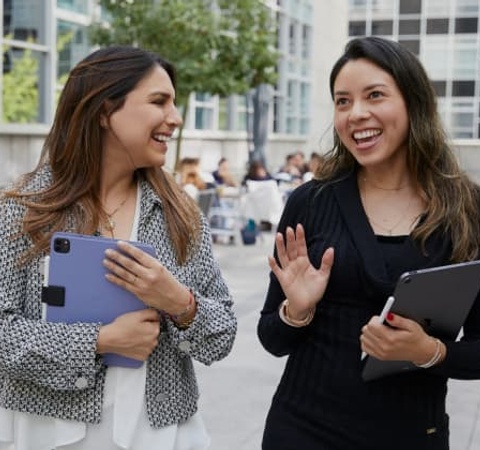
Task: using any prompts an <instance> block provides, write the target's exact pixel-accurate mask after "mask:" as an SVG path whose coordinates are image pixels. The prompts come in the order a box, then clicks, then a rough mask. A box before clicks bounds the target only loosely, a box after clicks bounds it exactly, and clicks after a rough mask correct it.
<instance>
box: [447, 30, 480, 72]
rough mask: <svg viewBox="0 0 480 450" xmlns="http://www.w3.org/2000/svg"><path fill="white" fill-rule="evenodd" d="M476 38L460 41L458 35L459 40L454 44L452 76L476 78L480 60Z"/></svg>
mask: <svg viewBox="0 0 480 450" xmlns="http://www.w3.org/2000/svg"><path fill="white" fill-rule="evenodd" d="M462 37H465V36H462ZM475 40H476V38H474V39H471V41H458V37H457V41H456V42H455V44H454V49H453V52H452V55H453V64H452V70H453V76H452V77H453V78H454V79H460V80H465V79H467V80H472V79H475V76H476V63H477V61H478V52H477V46H476V42H475Z"/></svg>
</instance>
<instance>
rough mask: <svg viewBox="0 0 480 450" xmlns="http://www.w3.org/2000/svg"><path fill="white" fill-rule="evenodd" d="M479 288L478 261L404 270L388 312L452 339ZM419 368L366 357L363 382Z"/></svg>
mask: <svg viewBox="0 0 480 450" xmlns="http://www.w3.org/2000/svg"><path fill="white" fill-rule="evenodd" d="M479 291H480V261H469V262H465V263H458V264H450V265H447V266H440V267H432V268H428V269H421V270H415V271H411V272H406V273H404V274H403V275H401V276H400V278H399V280H398V282H397V285H396V287H395V291H394V293H393V296H394V298H395V301H394V302H393V305H392V308H391V312H393V313H394V314H398V315H400V316H404V317H408V318H410V319H413V320H415V321H416V322H418V323H420V324H421V325H422V326H423V328H424V329H425V331H426V332H427V333H428V334H430V335H431V336H435V337H438V338H439V339H447V340H455V339H456V338H457V337H458V335H459V333H460V330H461V328H462V326H463V323H464V321H465V319H466V317H467V315H468V313H469V311H470V309H471V307H472V305H473V303H474V301H475V299H476V297H477V295H478V293H479ZM415 369H418V368H417V366H415V365H414V364H412V363H411V362H408V361H380V360H378V359H376V358H373V357H370V356H368V357H367V358H366V360H365V365H364V368H363V373H362V377H363V379H364V380H365V381H369V380H373V379H376V378H380V377H383V376H386V375H392V374H397V373H401V372H407V371H411V370H415Z"/></svg>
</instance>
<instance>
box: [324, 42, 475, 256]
mask: <svg viewBox="0 0 480 450" xmlns="http://www.w3.org/2000/svg"><path fill="white" fill-rule="evenodd" d="M359 58H365V59H368V60H369V61H370V62H372V63H374V64H376V65H377V66H378V67H380V68H381V69H383V70H384V71H385V72H387V73H388V74H390V75H391V76H392V77H393V79H394V80H395V82H396V83H397V86H398V88H399V89H400V92H401V93H402V96H403V99H404V101H405V104H406V107H407V111H408V116H409V123H410V127H409V134H408V150H407V166H408V168H409V170H410V172H411V173H412V175H413V177H414V179H415V180H416V182H417V183H418V184H419V185H420V186H421V187H422V189H423V191H424V193H425V196H426V198H425V200H426V205H427V206H426V211H425V213H426V214H425V220H424V221H422V223H421V224H420V226H418V227H417V228H416V229H415V230H414V232H413V237H414V239H417V240H418V241H419V242H420V243H421V245H422V247H423V248H425V242H426V240H427V238H428V237H429V236H430V235H431V234H432V233H433V232H434V231H435V230H441V231H442V232H444V233H448V234H449V235H450V236H451V239H452V246H453V248H452V256H451V259H452V261H453V262H455V261H464V260H471V259H476V258H478V257H479V249H480V212H479V191H478V186H476V185H475V184H474V183H473V181H472V180H470V179H469V177H468V176H467V175H466V174H465V173H464V171H463V170H462V169H461V168H460V165H459V163H458V160H457V158H456V156H455V154H454V152H453V150H452V149H451V147H450V145H449V143H448V139H447V136H446V133H445V131H444V128H443V126H442V123H441V120H440V118H439V115H438V112H437V101H436V95H435V92H434V90H433V87H432V85H431V83H430V80H429V78H428V76H427V74H426V72H425V69H424V68H423V66H422V65H421V63H420V62H419V61H418V59H417V57H416V56H415V55H414V54H413V53H411V52H410V51H409V50H407V49H406V48H404V47H402V46H401V45H400V44H398V43H397V42H394V41H391V40H387V39H383V38H379V37H365V38H356V39H353V40H351V41H349V42H348V43H347V45H346V47H345V51H344V53H343V55H342V56H341V57H340V58H339V59H338V60H337V62H336V63H335V65H334V66H333V69H332V71H331V73H330V94H331V96H332V99H333V98H334V84H335V80H336V78H337V76H338V74H339V72H340V70H341V69H342V68H343V66H344V65H345V64H346V63H347V62H348V61H351V60H356V59H359ZM358 167H359V166H358V163H357V161H356V160H355V158H354V157H353V156H352V155H351V154H350V152H349V151H348V150H347V149H346V148H345V146H344V145H343V143H342V142H341V141H340V138H339V137H338V134H337V133H336V131H335V130H334V136H333V148H332V149H331V150H330V151H329V152H328V153H327V154H326V159H325V162H324V164H323V165H321V166H320V168H319V169H318V171H317V173H316V174H315V175H316V178H319V179H322V180H331V179H334V178H335V177H337V176H338V174H340V173H345V172H346V171H352V170H356V169H358Z"/></svg>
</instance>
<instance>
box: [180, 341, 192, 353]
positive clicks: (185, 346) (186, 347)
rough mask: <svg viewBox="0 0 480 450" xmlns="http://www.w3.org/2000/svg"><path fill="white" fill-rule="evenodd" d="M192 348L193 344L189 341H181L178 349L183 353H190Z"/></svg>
mask: <svg viewBox="0 0 480 450" xmlns="http://www.w3.org/2000/svg"><path fill="white" fill-rule="evenodd" d="M191 348H192V344H190V342H189V341H181V342H179V343H178V349H179V350H180V351H181V352H183V353H189V352H190V350H191Z"/></svg>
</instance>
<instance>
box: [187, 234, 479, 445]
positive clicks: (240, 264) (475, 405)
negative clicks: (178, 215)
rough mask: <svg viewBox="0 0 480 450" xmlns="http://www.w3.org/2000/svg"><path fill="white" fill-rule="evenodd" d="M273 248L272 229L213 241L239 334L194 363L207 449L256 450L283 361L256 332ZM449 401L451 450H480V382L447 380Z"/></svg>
mask: <svg viewBox="0 0 480 450" xmlns="http://www.w3.org/2000/svg"><path fill="white" fill-rule="evenodd" d="M272 249H273V233H265V232H264V233H263V234H262V238H261V239H259V240H257V243H256V244H255V245H242V244H241V243H237V244H236V245H224V244H214V253H215V255H216V257H217V258H218V260H219V262H220V266H221V269H222V273H223V275H224V277H225V279H226V281H227V283H228V285H229V287H230V289H231V292H232V295H233V298H234V301H235V311H236V314H237V318H238V334H237V338H236V341H235V344H234V347H233V350H232V352H231V354H230V355H229V356H228V357H227V358H225V359H224V360H223V361H220V362H217V363H215V364H213V365H212V366H210V367H205V366H203V365H200V364H196V370H197V374H198V378H199V384H200V408H201V411H202V414H203V418H204V421H205V423H206V426H207V429H208V430H209V433H210V435H211V438H212V445H211V448H210V450H260V443H261V436H262V430H263V424H264V420H265V415H266V413H267V411H268V408H269V404H270V399H271V397H272V395H273V392H274V390H275V388H276V386H277V383H278V381H279V378H280V375H281V372H282V370H283V365H284V363H285V359H284V358H276V357H274V356H272V355H270V354H268V353H267V352H266V351H265V350H264V349H263V348H262V347H261V345H260V343H259V342H258V339H257V336H256V325H257V321H258V317H259V311H260V309H261V307H262V304H263V301H264V297H265V292H266V288H267V283H268V272H269V268H268V264H267V255H268V254H270V253H271V252H272ZM479 358H480V355H479ZM447 403H448V404H447V407H448V411H449V414H450V434H451V439H450V450H480V381H455V380H452V381H450V387H449V395H448V402H447ZM298 450H302V449H298ZM385 450H388V449H387V448H386V449H385ZM406 450H407V449H406ZM408 450H416V449H408Z"/></svg>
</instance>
